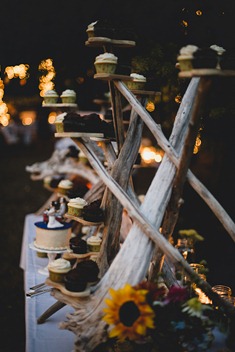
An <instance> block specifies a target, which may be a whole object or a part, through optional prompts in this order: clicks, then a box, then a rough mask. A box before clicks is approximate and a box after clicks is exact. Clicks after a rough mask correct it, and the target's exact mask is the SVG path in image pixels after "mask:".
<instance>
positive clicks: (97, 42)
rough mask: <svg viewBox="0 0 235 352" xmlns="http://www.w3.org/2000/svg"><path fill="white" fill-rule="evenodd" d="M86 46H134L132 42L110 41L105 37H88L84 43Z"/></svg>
mask: <svg viewBox="0 0 235 352" xmlns="http://www.w3.org/2000/svg"><path fill="white" fill-rule="evenodd" d="M85 44H86V45H87V46H93V47H100V46H105V45H114V46H119V47H125V48H130V47H133V46H135V45H136V43H135V41H133V40H121V39H111V38H106V37H90V38H88V40H87V41H86V42H85Z"/></svg>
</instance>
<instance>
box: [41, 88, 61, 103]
mask: <svg viewBox="0 0 235 352" xmlns="http://www.w3.org/2000/svg"><path fill="white" fill-rule="evenodd" d="M58 99H59V95H58V93H57V92H56V91H55V90H54V89H51V90H47V91H46V92H45V94H44V104H56V103H57V102H58Z"/></svg>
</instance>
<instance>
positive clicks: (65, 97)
mask: <svg viewBox="0 0 235 352" xmlns="http://www.w3.org/2000/svg"><path fill="white" fill-rule="evenodd" d="M60 98H61V101H62V103H64V104H74V103H76V98H77V95H76V92H75V91H74V90H72V89H66V90H64V91H63V92H62V94H61V96H60Z"/></svg>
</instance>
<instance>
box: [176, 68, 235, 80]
mask: <svg viewBox="0 0 235 352" xmlns="http://www.w3.org/2000/svg"><path fill="white" fill-rule="evenodd" d="M178 76H179V77H180V78H191V77H203V76H222V77H232V76H235V70H220V69H216V68H200V69H194V70H191V71H182V72H179V75H178Z"/></svg>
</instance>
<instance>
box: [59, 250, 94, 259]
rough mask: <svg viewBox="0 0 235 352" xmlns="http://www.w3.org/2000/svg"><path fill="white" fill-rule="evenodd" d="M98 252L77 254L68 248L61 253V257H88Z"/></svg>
mask: <svg viewBox="0 0 235 352" xmlns="http://www.w3.org/2000/svg"><path fill="white" fill-rule="evenodd" d="M98 254H99V252H87V253H84V254H77V253H74V252H72V251H70V250H68V251H67V252H65V253H64V254H63V258H71V259H73V258H76V259H86V258H90V256H92V255H98Z"/></svg>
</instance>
